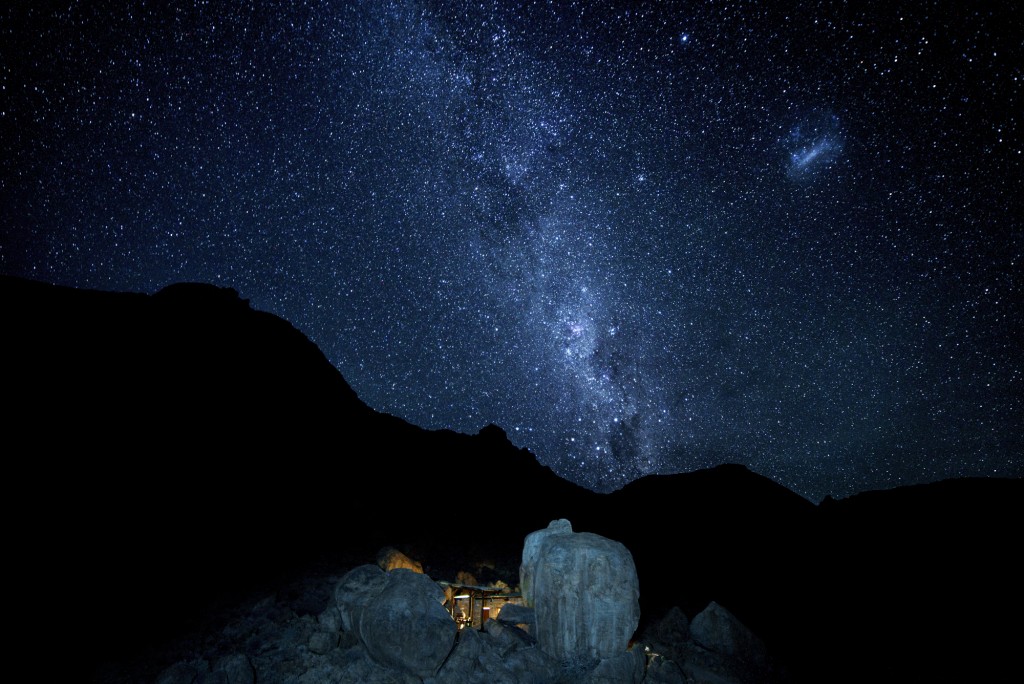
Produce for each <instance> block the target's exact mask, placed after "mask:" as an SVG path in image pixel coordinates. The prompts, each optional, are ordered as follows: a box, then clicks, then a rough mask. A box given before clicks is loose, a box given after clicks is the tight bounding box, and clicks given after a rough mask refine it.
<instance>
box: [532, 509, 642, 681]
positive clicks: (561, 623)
mask: <svg viewBox="0 0 1024 684" xmlns="http://www.w3.org/2000/svg"><path fill="white" fill-rule="evenodd" d="M559 522H561V523H564V524H558V525H556V523H559ZM569 529H571V526H570V525H569V523H568V521H556V522H555V523H552V524H551V525H549V526H548V528H547V529H546V530H541V531H540V532H541V533H540V534H538V533H537V532H534V533H532V534H531V535H529V536H528V537H527V538H526V544H525V545H524V548H523V566H522V567H523V569H524V572H526V574H527V576H528V577H529V579H528V580H527V583H528V585H529V590H528V593H529V596H528V598H527V600H528V602H531V603H532V604H533V608H534V612H535V614H536V622H535V630H534V634H533V636H535V637H536V638H537V641H538V642H539V644H540V647H541V648H542V649H543V650H544V651H545V652H547V653H548V654H550V655H552V656H554V657H555V658H556V659H558V660H560V661H572V662H583V661H586V660H597V659H604V658H614V657H616V656H618V655H621V654H622V653H624V652H625V651H626V648H627V647H628V646H629V639H630V637H632V636H633V632H634V631H636V627H637V623H638V622H639V620H640V601H639V598H640V585H639V581H638V579H637V574H636V566H635V565H634V564H633V556H632V555H631V554H630V553H629V550H628V549H627V548H626V547H625V546H623V545H622V544H620V543H619V542H616V541H612V540H611V539H607V538H605V537H602V536H600V535H596V534H591V533H589V532H582V533H574V532H570V531H567V530H569ZM521 579H522V578H521ZM526 587H527V584H524V585H523V589H524V594H526V593H527V588H526Z"/></svg>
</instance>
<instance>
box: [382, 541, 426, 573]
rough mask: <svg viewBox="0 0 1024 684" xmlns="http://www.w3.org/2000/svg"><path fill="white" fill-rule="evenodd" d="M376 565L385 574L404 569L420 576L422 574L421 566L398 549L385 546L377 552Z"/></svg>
mask: <svg viewBox="0 0 1024 684" xmlns="http://www.w3.org/2000/svg"><path fill="white" fill-rule="evenodd" d="M377 565H378V566H379V567H380V569H381V570H384V571H385V572H391V571H392V570H400V569H403V568H404V569H405V570H412V571H413V572H417V573H419V574H421V575H422V574H423V565H421V564H420V562H419V561H414V560H413V559H412V558H409V557H408V556H406V555H405V554H404V553H402V552H401V551H399V550H398V549H395V548H392V547H390V546H385V547H384V548H383V549H381V550H380V551H379V552H377Z"/></svg>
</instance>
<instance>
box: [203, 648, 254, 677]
mask: <svg viewBox="0 0 1024 684" xmlns="http://www.w3.org/2000/svg"><path fill="white" fill-rule="evenodd" d="M213 669H214V670H215V671H218V672H223V673H224V674H225V675H227V680H228V684H255V681H256V674H255V672H254V671H253V669H252V663H251V662H250V661H249V658H248V657H246V656H245V655H244V654H242V653H233V654H231V655H226V656H224V657H222V658H220V659H219V660H218V661H217V662H216V663H215V664H214V666H213Z"/></svg>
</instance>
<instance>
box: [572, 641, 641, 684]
mask: <svg viewBox="0 0 1024 684" xmlns="http://www.w3.org/2000/svg"><path fill="white" fill-rule="evenodd" d="M646 665H647V654H646V653H645V652H644V649H643V647H642V646H638V647H636V648H633V649H631V650H629V651H623V652H622V653H620V654H618V655H617V656H614V657H612V658H604V659H602V660H601V662H599V663H598V664H597V667H595V668H594V669H593V670H592V671H591V672H590V675H589V676H588V677H587V679H586V681H587V684H640V682H642V681H643V679H644V670H645V667H646Z"/></svg>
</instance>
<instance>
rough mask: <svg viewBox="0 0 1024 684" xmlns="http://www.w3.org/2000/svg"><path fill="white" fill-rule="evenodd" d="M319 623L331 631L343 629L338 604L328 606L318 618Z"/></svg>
mask: <svg viewBox="0 0 1024 684" xmlns="http://www.w3.org/2000/svg"><path fill="white" fill-rule="evenodd" d="M316 621H317V624H319V625H320V627H322V628H323V629H325V630H327V631H329V632H340V631H341V627H342V625H341V611H340V610H338V606H336V605H334V606H328V607H327V608H325V609H324V610H323V612H322V613H320V615H318V616H317V618H316Z"/></svg>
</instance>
